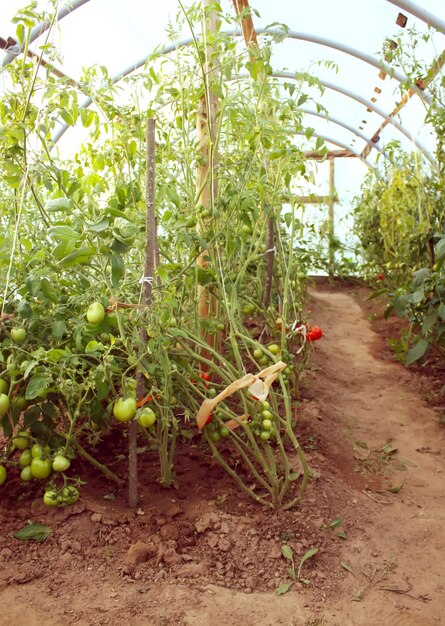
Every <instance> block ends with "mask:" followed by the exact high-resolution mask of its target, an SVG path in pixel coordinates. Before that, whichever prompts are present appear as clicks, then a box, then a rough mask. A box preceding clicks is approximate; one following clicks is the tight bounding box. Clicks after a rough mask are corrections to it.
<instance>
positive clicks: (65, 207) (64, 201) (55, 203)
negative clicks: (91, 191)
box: [45, 198, 73, 213]
mask: <svg viewBox="0 0 445 626" xmlns="http://www.w3.org/2000/svg"><path fill="white" fill-rule="evenodd" d="M72 206H73V203H72V201H71V200H70V199H69V198H54V199H53V200H48V202H47V203H46V204H45V211H47V212H48V213H55V212H56V211H71V208H72Z"/></svg>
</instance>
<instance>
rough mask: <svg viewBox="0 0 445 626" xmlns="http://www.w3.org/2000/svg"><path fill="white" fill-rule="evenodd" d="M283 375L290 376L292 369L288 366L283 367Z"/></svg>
mask: <svg viewBox="0 0 445 626" xmlns="http://www.w3.org/2000/svg"><path fill="white" fill-rule="evenodd" d="M283 374H284V375H286V376H290V375H291V374H292V368H291V367H289V366H288V367H285V368H284V371H283Z"/></svg>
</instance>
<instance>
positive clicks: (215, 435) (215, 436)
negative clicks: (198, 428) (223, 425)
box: [209, 430, 221, 443]
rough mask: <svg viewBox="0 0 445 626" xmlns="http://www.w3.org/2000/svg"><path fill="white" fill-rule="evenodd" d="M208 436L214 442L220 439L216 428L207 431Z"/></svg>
mask: <svg viewBox="0 0 445 626" xmlns="http://www.w3.org/2000/svg"><path fill="white" fill-rule="evenodd" d="M209 437H210V439H211V440H212V441H214V442H215V443H217V442H218V441H219V440H220V439H221V435H220V434H219V432H218V431H217V430H214V431H212V432H210V433H209Z"/></svg>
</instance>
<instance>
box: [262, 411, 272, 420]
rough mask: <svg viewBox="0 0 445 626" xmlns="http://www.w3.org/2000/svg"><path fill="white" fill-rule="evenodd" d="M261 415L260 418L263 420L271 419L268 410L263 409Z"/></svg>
mask: <svg viewBox="0 0 445 626" xmlns="http://www.w3.org/2000/svg"><path fill="white" fill-rule="evenodd" d="M261 415H262V418H263V419H265V420H271V419H272V417H273V415H272V413H271V412H270V411H269V410H268V409H264V411H261Z"/></svg>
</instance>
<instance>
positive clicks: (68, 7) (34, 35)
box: [2, 0, 90, 67]
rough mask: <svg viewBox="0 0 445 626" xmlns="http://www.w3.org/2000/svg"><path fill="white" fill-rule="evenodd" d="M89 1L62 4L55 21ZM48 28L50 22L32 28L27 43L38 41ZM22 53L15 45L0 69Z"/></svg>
mask: <svg viewBox="0 0 445 626" xmlns="http://www.w3.org/2000/svg"><path fill="white" fill-rule="evenodd" d="M89 1H90V0H71V2H70V3H69V4H64V5H63V6H62V7H61V8H60V9H59V12H58V14H57V21H58V22H60V20H62V19H63V18H64V17H66V16H67V15H69V14H70V13H72V12H73V11H75V10H76V9H78V8H79V7H81V6H83V5H84V4H86V3H87V2H89ZM50 26H51V23H50V22H40V24H37V25H36V26H34V28H33V29H32V30H31V36H30V39H29V43H32V42H33V41H35V40H36V39H38V38H39V37H40V36H41V35H43V33H45V32H46V31H47V30H48V28H50ZM22 52H23V48H22V47H21V46H19V44H17V47H15V49H14V50H10V51H9V52H8V53H7V54H6V55H5V57H4V59H3V61H2V67H4V66H5V65H8V64H9V63H11V61H13V60H14V59H15V58H16V57H17V56H19V54H21V53H22Z"/></svg>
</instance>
